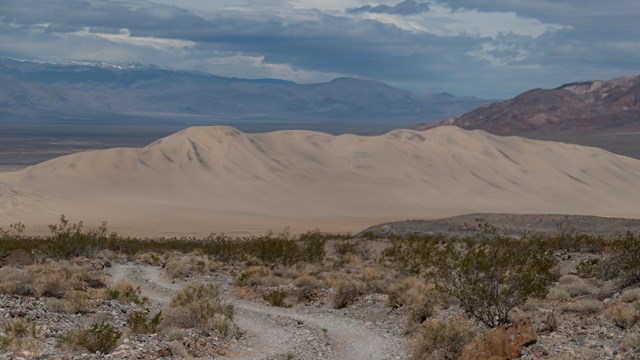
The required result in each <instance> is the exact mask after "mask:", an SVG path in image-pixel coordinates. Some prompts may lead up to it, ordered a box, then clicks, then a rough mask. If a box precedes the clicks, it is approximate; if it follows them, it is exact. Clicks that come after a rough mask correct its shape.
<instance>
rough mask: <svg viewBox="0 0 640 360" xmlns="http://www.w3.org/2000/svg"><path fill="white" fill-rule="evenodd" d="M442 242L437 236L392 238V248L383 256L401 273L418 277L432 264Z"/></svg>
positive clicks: (384, 252)
mask: <svg viewBox="0 0 640 360" xmlns="http://www.w3.org/2000/svg"><path fill="white" fill-rule="evenodd" d="M441 240H443V239H442V238H440V237H435V236H409V237H396V238H392V239H391V246H389V247H388V248H386V249H385V250H384V251H383V252H382V256H383V257H384V258H386V259H389V260H391V261H392V262H393V264H394V265H395V267H396V270H398V271H399V272H401V273H403V274H410V275H417V274H420V273H421V272H424V270H426V268H428V267H429V264H431V263H432V260H433V257H434V254H435V252H436V251H437V250H438V244H439V243H440V242H441Z"/></svg>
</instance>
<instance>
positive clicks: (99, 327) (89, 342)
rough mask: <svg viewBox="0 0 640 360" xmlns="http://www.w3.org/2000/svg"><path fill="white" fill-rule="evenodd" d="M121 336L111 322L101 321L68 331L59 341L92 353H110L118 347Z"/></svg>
mask: <svg viewBox="0 0 640 360" xmlns="http://www.w3.org/2000/svg"><path fill="white" fill-rule="evenodd" d="M121 336H122V333H121V332H120V331H118V330H116V329H115V328H114V327H113V326H112V325H111V324H109V323H107V322H100V323H95V324H92V325H91V326H88V327H79V328H77V329H75V330H73V331H71V332H69V333H66V334H64V335H62V336H61V337H60V339H59V342H60V344H61V345H65V344H66V345H69V346H72V347H79V348H83V349H86V350H87V351H89V352H92V353H101V354H108V353H110V352H111V351H112V350H113V349H114V348H115V347H116V343H117V342H118V339H120V337H121Z"/></svg>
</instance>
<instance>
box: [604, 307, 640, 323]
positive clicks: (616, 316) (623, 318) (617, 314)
mask: <svg viewBox="0 0 640 360" xmlns="http://www.w3.org/2000/svg"><path fill="white" fill-rule="evenodd" d="M604 314H605V315H606V316H607V318H609V319H610V320H611V321H612V322H613V323H614V324H615V325H616V326H617V327H619V328H621V329H629V328H631V327H633V326H634V325H635V324H637V323H638V321H639V320H640V314H638V311H637V309H632V308H630V307H629V306H627V305H624V304H620V303H615V304H613V305H611V306H609V307H608V308H607V309H606V310H605V312H604Z"/></svg>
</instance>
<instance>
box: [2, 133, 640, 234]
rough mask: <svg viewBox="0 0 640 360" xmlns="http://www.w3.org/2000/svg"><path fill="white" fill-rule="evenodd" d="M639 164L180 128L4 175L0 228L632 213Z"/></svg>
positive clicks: (414, 137) (396, 138)
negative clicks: (140, 144) (141, 143)
mask: <svg viewBox="0 0 640 360" xmlns="http://www.w3.org/2000/svg"><path fill="white" fill-rule="evenodd" d="M638 188H640V161H639V160H635V159H631V158H627V157H623V156H619V155H614V154H611V153H608V152H606V151H603V150H601V149H596V148H588V147H581V146H577V145H568V144H560V143H552V142H542V141H535V140H527V139H522V138H517V137H498V136H493V135H489V134H487V133H484V132H480V131H464V130H461V129H459V128H455V127H442V128H437V129H433V130H430V131H425V132H416V131H410V130H397V131H392V132H390V133H388V134H385V135H381V136H371V137H366V136H354V135H341V136H331V135H328V134H323V133H317V132H309V131H280V132H273V133H263V134H244V133H242V132H240V131H238V130H235V129H232V128H228V127H196V128H189V129H186V130H184V131H181V132H179V133H176V134H174V135H171V136H169V137H166V138H163V139H161V140H158V141H156V142H155V143H153V144H151V145H149V146H147V147H144V148H141V149H133V148H118V149H109V150H101V151H91V152H83V153H77V154H73V155H69V156H64V157H61V158H57V159H54V160H51V161H48V162H45V163H42V164H39V165H36V166H33V167H29V168H27V169H24V170H21V171H18V172H13V173H3V174H0V219H1V220H0V221H1V222H2V223H1V224H0V226H6V225H7V224H9V223H13V222H17V221H20V222H23V223H25V224H27V226H28V230H29V231H32V232H33V231H36V232H37V231H46V225H49V224H53V223H56V222H57V220H58V218H59V216H60V215H61V214H65V215H66V216H67V218H69V219H71V220H72V221H79V220H84V221H85V223H88V224H90V225H97V224H100V223H101V222H102V221H107V222H108V223H109V225H110V229H111V230H115V231H117V232H119V233H123V234H128V235H138V236H181V235H207V234H209V233H212V232H216V233H221V232H224V233H227V234H234V235H235V234H255V233H264V232H266V231H268V230H274V231H276V232H277V231H281V230H284V229H285V228H287V227H289V228H290V230H292V231H293V232H302V231H307V230H312V229H315V228H319V229H320V230H322V231H329V232H348V231H351V232H357V231H360V230H362V229H363V228H365V227H367V226H371V225H374V224H379V223H383V222H389V221H397V220H404V219H415V218H419V219H436V218H442V217H446V216H454V215H460V214H468V213H476V212H501V213H539V214H542V213H553V214H581V215H600V216H615V217H636V216H638V214H640V192H639V191H637V189H638Z"/></svg>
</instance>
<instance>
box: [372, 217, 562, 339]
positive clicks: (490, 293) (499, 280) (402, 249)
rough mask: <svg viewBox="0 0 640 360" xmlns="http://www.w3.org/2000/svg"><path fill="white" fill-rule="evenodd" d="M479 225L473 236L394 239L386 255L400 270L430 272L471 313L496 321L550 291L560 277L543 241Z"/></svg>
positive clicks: (487, 321) (504, 320)
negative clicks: (555, 271) (477, 231)
mask: <svg viewBox="0 0 640 360" xmlns="http://www.w3.org/2000/svg"><path fill="white" fill-rule="evenodd" d="M481 229H482V232H481V233H480V235H478V236H477V237H476V238H473V239H462V240H455V239H450V240H449V241H446V242H443V239H442V238H441V237H432V236H427V237H409V238H405V239H395V240H394V241H393V243H392V246H391V247H390V248H389V249H387V250H386V251H385V254H384V255H385V256H386V257H388V258H391V259H392V260H393V261H394V262H395V264H396V266H397V267H399V270H400V271H402V270H403V267H404V272H405V273H413V274H422V275H424V276H427V278H428V279H430V280H432V281H434V282H435V283H436V285H437V289H438V290H439V291H441V292H443V293H444V294H447V295H449V296H452V297H454V298H456V299H458V301H459V302H460V305H461V306H462V308H463V309H464V310H465V312H466V313H467V314H468V315H469V316H471V317H472V318H474V319H476V320H478V321H480V322H481V323H483V324H485V325H486V326H488V327H496V326H498V325H501V324H505V323H508V322H509V318H508V314H509V311H511V309H513V308H514V307H516V306H518V305H521V304H523V303H524V302H525V301H526V300H527V299H528V298H532V297H533V298H535V297H544V296H546V294H547V292H548V289H549V286H550V285H551V284H552V283H553V282H554V281H555V280H556V275H555V274H554V273H553V271H552V268H553V266H554V265H555V264H556V259H555V257H554V256H553V251H552V250H551V249H550V248H549V247H550V246H552V245H549V244H545V243H544V241H537V240H536V239H513V238H509V237H506V236H502V235H500V234H498V233H497V230H496V229H495V228H492V227H491V226H488V225H485V226H481Z"/></svg>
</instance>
